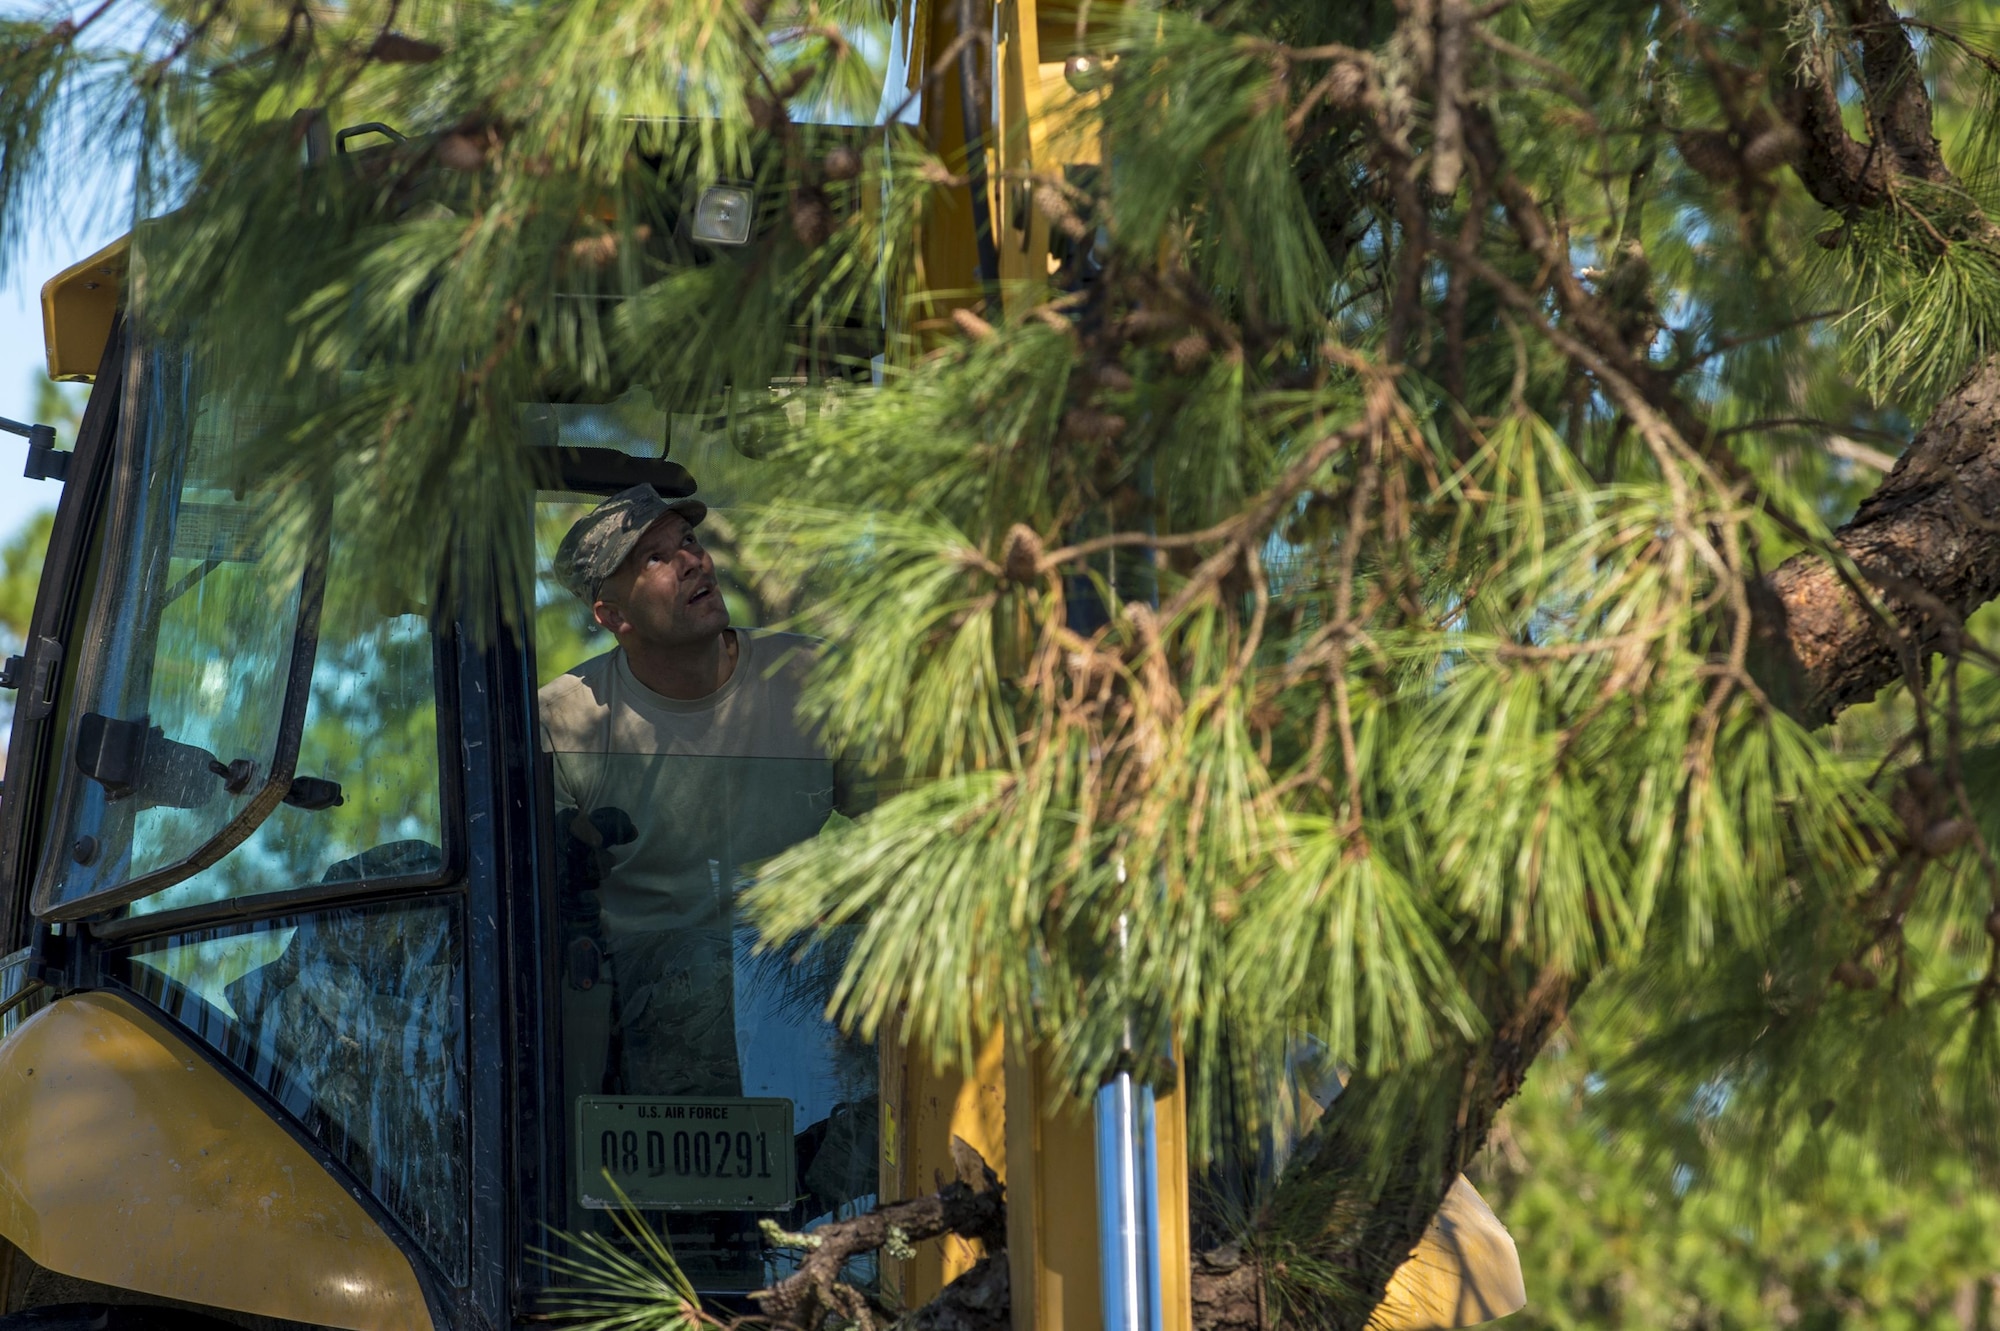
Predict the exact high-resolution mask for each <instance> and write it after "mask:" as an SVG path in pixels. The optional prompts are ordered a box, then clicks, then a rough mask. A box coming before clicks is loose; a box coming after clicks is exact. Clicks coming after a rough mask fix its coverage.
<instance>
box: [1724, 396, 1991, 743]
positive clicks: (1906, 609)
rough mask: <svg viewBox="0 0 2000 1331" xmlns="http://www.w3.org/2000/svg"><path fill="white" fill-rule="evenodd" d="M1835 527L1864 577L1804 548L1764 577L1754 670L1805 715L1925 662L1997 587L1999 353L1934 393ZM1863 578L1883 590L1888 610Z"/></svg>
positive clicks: (1810, 719) (1853, 698)
mask: <svg viewBox="0 0 2000 1331" xmlns="http://www.w3.org/2000/svg"><path fill="white" fill-rule="evenodd" d="M1838 539H1839V543H1840V548H1841V550H1842V551H1843V552H1845V554H1846V555H1847V557H1848V558H1850V559H1852V560H1853V561H1854V564H1855V566H1856V568H1857V569H1858V570H1859V571H1860V573H1861V575H1862V579H1863V582H1862V585H1861V586H1860V587H1857V586H1856V585H1855V583H1854V582H1853V581H1852V580H1850V579H1849V578H1848V577H1845V576H1843V575H1842V573H1841V571H1840V570H1837V569H1835V568H1834V567H1833V566H1831V565H1830V564H1828V563H1827V562H1826V561H1824V560H1822V559H1820V558H1819V557H1818V556H1816V555H1810V554H1804V555H1798V556H1796V557H1794V558H1792V559H1790V560H1787V561H1786V562H1785V563H1784V564H1783V565H1782V566H1780V567H1779V568H1778V569H1777V571H1776V572H1774V573H1772V574H1771V575H1770V577H1768V578H1767V579H1765V582H1764V585H1763V587H1762V589H1761V591H1762V593H1763V595H1762V598H1761V599H1762V601H1763V604H1762V605H1761V606H1760V607H1759V610H1760V615H1761V618H1762V620H1763V623H1762V624H1761V625H1760V639H1761V645H1762V647H1763V651H1762V653H1761V659H1760V660H1759V662H1758V674H1759V676H1760V678H1761V679H1762V681H1763V682H1764V683H1765V685H1766V687H1767V688H1768V689H1769V690H1770V691H1771V693H1772V695H1773V697H1774V699H1775V700H1776V701H1777V702H1778V703H1779V705H1780V706H1782V707H1784V708H1785V709H1786V710H1787V711H1789V712H1790V713H1791V714H1792V715H1794V716H1796V717H1798V718H1800V719H1801V720H1802V721H1804V722H1805V723H1806V724H1808V725H1819V724H1822V723H1824V722H1826V721H1828V720H1830V719H1832V718H1833V716H1835V715H1836V714H1837V713H1838V712H1839V711H1840V710H1841V709H1842V708H1844V707H1847V706H1849V705H1851V704H1853V703H1857V702H1863V701H1866V700H1867V699H1868V698H1871V697H1873V696H1874V694H1875V692H1876V691H1877V690H1879V689H1880V688H1881V687H1882V686H1883V685H1884V684H1887V683H1889V682H1890V681H1892V680H1895V679H1898V678H1901V677H1904V676H1906V675H1908V674H1910V673H1912V672H1915V671H1917V670H1920V669H1921V668H1922V662H1923V659H1924V656H1925V654H1926V653H1928V652H1930V651H1931V650H1933V649H1935V648H1937V647H1939V646H1941V645H1945V644H1946V643H1947V641H1948V640H1949V638H1950V637H1951V635H1952V634H1954V633H1956V632H1957V630H1958V626H1959V624H1960V622H1961V621H1962V620H1963V618H1964V616H1966V615H1968V614H1970V613H1971V612H1972V611H1974V610H1975V609H1977V608H1978V607H1979V606H1981V605H1983V604H1985V603H1986V602H1987V601H1990V600H1992V599H1993V598H1994V597H1995V596H1996V595H2000V356H1989V357H1988V358H1987V359H1985V360H1984V361H1982V362H1980V363H1979V364H1978V365H1977V366H1975V367H1974V368H1973V370H1972V372H1971V373H1969V374H1968V375H1966V376H1965V378H1964V379H1963V380H1962V381H1961V382H1960V383H1959V385H1958V387H1957V388H1956V389H1954V390H1953V391H1952V392H1951V393H1950V394H1949V395H1948V396H1946V398H1945V399H1944V401H1942V402H1940V403H1939V404H1938V406H1937V408H1936V409H1935V410H1934V411H1933V412H1932V413H1931V416H1930V419H1929V420H1928V421H1927V422H1926V423H1925V425H1924V427H1923V429H1922V430H1920V431H1918V433H1917V436H1916V438H1915V439H1914V440H1912V441H1911V444H1910V447H1909V449H1908V450H1907V451H1906V452H1905V453H1904V454H1903V456H1902V457H1901V458H1899V459H1898V460H1897V462H1896V465H1895V468H1894V469H1893V470H1892V471H1890V473H1889V474H1888V476H1887V477H1885V478H1884V479H1883V481H1882V484H1881V487H1880V488H1879V489H1877V490H1876V491H1875V493H1874V494H1872V495H1870V496H1869V497H1868V499H1867V501H1866V502H1864V503H1863V504H1862V505H1861V508H1860V511H1859V512H1857V513H1856V514H1855V515H1854V519H1853V520H1852V521H1851V522H1849V523H1847V525H1845V526H1844V527H1842V528H1841V529H1840V531H1839V533H1838ZM1862 590H1868V591H1870V592H1873V593H1879V594H1880V597H1881V601H1882V606H1881V611H1886V612H1887V615H1888V618H1887V619H1886V620H1885V618H1884V615H1883V614H1882V613H1881V611H1878V610H1877V609H1874V608H1871V607H1870V605H1869V604H1868V602H1867V601H1866V600H1864V599H1863V597H1862V595H1861V592H1862Z"/></svg>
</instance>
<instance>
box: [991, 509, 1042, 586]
mask: <svg viewBox="0 0 2000 1331" xmlns="http://www.w3.org/2000/svg"><path fill="white" fill-rule="evenodd" d="M1000 566H1001V567H1002V568H1003V569H1005V570H1006V571H1007V576H1008V577H1010V578H1012V579H1013V580H1014V581H1015V582H1019V583H1030V582H1033V581H1034V580H1035V579H1036V578H1038V577H1040V576H1041V572H1042V538H1041V537H1040V536H1037V535H1036V534H1035V530H1034V528H1032V527H1028V526H1025V525H1023V524H1022V523H1018V522H1017V523H1015V524H1014V526H1013V528H1012V529H1011V530H1010V531H1008V533H1007V553H1006V554H1005V555H1004V556H1003V557H1002V558H1001V560H1000Z"/></svg>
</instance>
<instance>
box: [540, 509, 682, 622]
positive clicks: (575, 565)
mask: <svg viewBox="0 0 2000 1331" xmlns="http://www.w3.org/2000/svg"><path fill="white" fill-rule="evenodd" d="M669 513H678V514H680V515H681V516H682V517H684V518H686V519H687V521H688V525H689V526H690V527H694V526H699V525H700V523H701V520H702V519H703V518H705V517H707V516H708V505H707V504H704V503H702V502H701V500H699V499H668V498H666V497H664V496H663V495H661V494H660V492H659V491H658V490H655V489H654V488H653V487H652V486H650V485H635V486H633V487H631V488H630V489H627V490H620V491H619V492H618V493H617V494H615V495H612V496H611V498H609V499H607V500H605V501H604V502H603V503H601V504H599V505H598V506H597V507H596V508H593V509H591V510H590V512H588V513H586V514H584V515H583V516H582V517H580V518H578V519H577V520H576V525H575V526H573V527H571V528H570V529H569V534H568V535H567V536H565V537H563V539H562V544H561V545H560V546H558V547H556V558H555V575H556V581H557V582H560V583H561V584H562V585H563V586H564V587H565V588H567V589H568V590H569V591H570V592H571V593H573V594H574V595H577V596H580V597H582V598H583V599H584V600H586V601H595V600H596V599H597V589H598V588H600V587H602V586H603V585H604V580H605V579H606V578H608V577H610V576H611V575H612V574H613V573H616V572H617V571H618V566H619V565H620V564H622V563H624V562H625V557H626V556H627V555H629V554H631V553H632V547H633V546H635V545H637V544H638V543H639V538H640V537H641V536H644V535H645V534H646V529H647V528H648V527H650V526H652V525H653V524H654V523H656V522H658V521H659V520H660V519H661V518H664V517H665V516H667V514H669Z"/></svg>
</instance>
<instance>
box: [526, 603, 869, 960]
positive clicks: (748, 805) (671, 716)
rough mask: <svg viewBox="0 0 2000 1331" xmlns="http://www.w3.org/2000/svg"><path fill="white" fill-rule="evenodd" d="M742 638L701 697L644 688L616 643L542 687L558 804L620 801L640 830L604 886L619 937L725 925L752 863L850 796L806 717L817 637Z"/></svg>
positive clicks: (615, 804)
mask: <svg viewBox="0 0 2000 1331" xmlns="http://www.w3.org/2000/svg"><path fill="white" fill-rule="evenodd" d="M730 631H731V632H733V633H735V634H736V642H737V656H736V669H735V671H734V672H733V673H731V675H730V676H729V682H728V683H727V684H724V685H723V686H722V687H721V688H719V689H717V690H716V691H715V692H714V693H711V694H709V695H708V696H707V697H706V698H696V699H693V700H682V699H678V698H668V697H664V696H662V695H660V694H658V693H655V692H653V691H652V690H651V689H649V688H647V687H646V686H645V685H644V684H641V683H640V682H639V680H638V678H637V677H636V676H634V675H633V673H632V668H631V665H630V664H629V663H628V662H627V661H626V659H625V652H624V650H623V649H622V648H614V649H612V650H611V651H609V652H607V653H605V654H604V655H603V656H598V657H593V658H592V659H590V660H588V661H585V662H584V663H583V664H582V665H580V666H578V667H576V668H575V669H574V670H571V671H570V672H569V673H568V674H565V675H563V676H561V677H559V678H557V679H555V680H552V681H550V682H549V684H547V685H546V686H545V687H544V688H543V689H542V691H541V714H542V745H543V747H544V748H546V749H547V750H548V751H549V753H550V754H551V755H553V757H554V760H555V783H556V803H557V806H558V808H562V809H577V810H580V811H581V812H582V813H584V814H585V815H589V814H591V813H594V812H595V811H596V810H599V809H605V808H614V809H621V810H623V811H624V812H625V814H626V815H627V816H628V817H629V818H630V819H631V820H632V824H633V827H634V829H635V830H636V832H637V835H636V837H635V838H634V839H633V840H632V841H630V842H628V843H627V844H625V845H622V846H616V847H613V848H612V849H611V851H610V858H611V868H610V870H609V871H608V872H607V873H606V875H605V879H604V883H603V885H602V887H601V889H600V892H599V898H600V902H601V905H602V909H603V921H604V930H605V934H606V937H607V939H608V940H609V941H610V942H611V945H612V947H613V949H614V950H615V949H616V947H617V946H618V940H620V939H621V938H632V937H634V936H635V935H640V934H655V933H662V932H667V931H675V930H682V929H715V928H723V929H726V928H728V927H729V924H730V920H731V910H730V901H731V898H732V897H733V896H734V894H735V891H736V889H737V887H738V886H739V880H740V879H741V878H742V877H743V876H744V870H745V868H746V866H752V865H755V864H756V863H757V862H758V861H760V860H764V859H768V858H769V857H771V856H773V855H775V854H777V853H778V852H779V851H781V850H784V849H785V848H786V847H788V846H791V845H793V844H795V843H797V842H799V841H802V840H804V839H805V838H807V837H810V836H812V835H814V834H815V833H817V832H818V831H819V829H820V827H821V826H822V825H823V824H824V823H825V822H826V819H827V815H828V814H829V813H831V812H832V811H833V810H834V809H835V808H836V807H839V806H840V805H842V804H844V802H845V801H844V800H842V799H840V798H839V797H838V796H837V795H836V790H835V772H834V763H833V760H832V759H831V758H830V757H829V756H828V754H827V752H826V750H825V749H824V748H823V747H822V746H821V745H820V743H819V741H818V739H817V738H816V737H815V736H814V735H812V734H811V733H809V732H808V730H807V729H806V728H805V727H804V726H802V725H801V724H800V722H799V720H798V716H797V710H798V701H799V693H800V690H801V689H802V687H803V686H804V683H805V679H806V675H807V673H808V671H809V670H810V669H811V667H812V663H813V659H814V656H815V647H814V644H813V642H812V640H811V639H809V638H803V637H799V636H797V635H795V634H790V633H765V632H746V631H744V630H741V629H732V630H730Z"/></svg>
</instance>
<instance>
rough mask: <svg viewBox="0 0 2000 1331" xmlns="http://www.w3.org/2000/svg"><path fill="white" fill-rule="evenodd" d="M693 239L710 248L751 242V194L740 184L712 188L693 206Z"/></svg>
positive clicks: (702, 194) (703, 192) (703, 193)
mask: <svg viewBox="0 0 2000 1331" xmlns="http://www.w3.org/2000/svg"><path fill="white" fill-rule="evenodd" d="M692 230H693V232H694V238H695V239H696V240H699V241H704V242H706V243H708V244H710V245H741V244H742V243H743V242H744V241H746V240H748V239H750V191H749V190H747V189H744V188H743V187H742V186H741V185H710V186H709V187H708V188H707V189H705V190H703V191H702V192H701V199H700V200H699V201H698V202H697V203H696V204H695V206H694V226H693V228H692Z"/></svg>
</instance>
